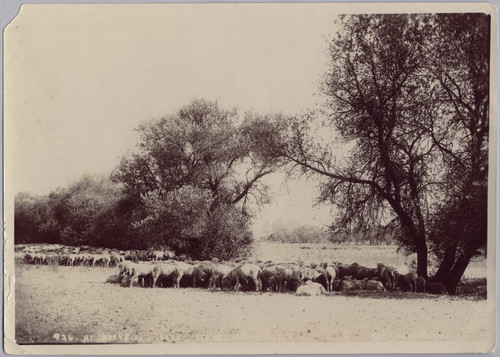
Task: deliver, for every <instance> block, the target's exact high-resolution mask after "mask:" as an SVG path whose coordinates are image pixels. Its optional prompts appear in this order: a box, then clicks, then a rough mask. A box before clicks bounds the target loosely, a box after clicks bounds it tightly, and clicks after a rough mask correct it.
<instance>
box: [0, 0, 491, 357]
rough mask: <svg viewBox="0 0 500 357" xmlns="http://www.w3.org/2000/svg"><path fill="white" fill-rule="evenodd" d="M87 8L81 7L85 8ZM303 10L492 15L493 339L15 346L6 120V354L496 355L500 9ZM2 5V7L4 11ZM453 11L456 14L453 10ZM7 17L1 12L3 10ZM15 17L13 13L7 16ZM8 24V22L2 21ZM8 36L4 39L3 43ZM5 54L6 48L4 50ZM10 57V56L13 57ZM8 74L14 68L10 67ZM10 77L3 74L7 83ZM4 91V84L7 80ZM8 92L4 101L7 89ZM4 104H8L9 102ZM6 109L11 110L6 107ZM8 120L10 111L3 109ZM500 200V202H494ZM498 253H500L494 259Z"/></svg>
mask: <svg viewBox="0 0 500 357" xmlns="http://www.w3.org/2000/svg"><path fill="white" fill-rule="evenodd" d="M70 4H74V2H64V3H61V2H59V3H57V4H40V3H34V2H30V3H27V2H26V3H24V4H22V5H21V8H20V10H19V13H18V14H17V15H16V16H15V17H14V18H13V19H12V20H11V21H10V23H9V24H8V25H7V24H3V25H4V36H5V30H6V28H7V27H8V26H13V25H14V24H15V23H16V21H17V20H18V19H19V18H20V16H19V14H20V13H21V12H22V10H23V8H25V7H28V6H30V7H31V6H67V5H70ZM80 4H81V3H80ZM296 4H298V3H293V2H292V3H262V2H258V3H241V4H236V3H207V2H196V3H193V2H191V3H189V4H186V3H174V2H171V3H163V2H151V3H149V4H144V3H122V2H120V3H118V2H116V3H115V2H107V3H92V4H91V3H85V4H81V5H80V6H130V5H132V6H256V5H259V6H296ZM300 5H301V6H302V5H303V6H338V7H339V13H352V14H363V13H436V12H445V13H460V12H485V13H489V14H490V15H491V57H490V59H491V60H490V98H492V99H491V100H490V136H489V158H488V160H489V175H488V253H489V254H488V257H487V293H488V297H487V306H488V331H487V337H488V339H487V340H486V341H484V342H477V343H471V342H348V343H347V342H346V343H338V342H335V343H323V342H321V343H320V342H311V343H210V344H206V343H196V344H185V343H180V344H158V345H156V344H126V345H120V344H109V345H108V344H95V345H91V344H78V345H70V344H64V345H18V344H16V343H15V321H14V311H15V289H14V286H15V274H14V236H13V222H14V196H15V194H16V193H15V192H12V191H10V190H9V183H10V182H12V181H13V180H15V170H14V167H15V163H14V162H12V161H11V160H10V158H9V157H8V148H9V146H11V145H15V144H16V143H15V142H13V141H12V140H11V138H9V137H8V132H9V130H8V128H9V125H11V123H9V122H8V120H9V119H8V118H5V116H3V120H4V121H3V130H4V131H3V139H4V141H3V142H4V146H3V158H4V160H3V170H4V171H3V173H4V181H3V185H4V202H3V209H4V211H3V212H4V241H3V242H4V249H3V254H4V256H3V257H4V275H3V279H4V299H3V304H4V305H3V306H4V350H5V352H6V353H8V354H36V355H45V354H50V355H70V354H78V355H82V354H86V355H104V354H113V355H118V354H119V355H136V354H140V355H146V354H151V355H156V354H169V355H171V354H174V355H184V354H200V355H201V354H202V355H206V354H210V355H212V354H276V353H277V354H338V353H341V354H354V353H356V354H358V353H363V354H366V353H370V354H384V353H409V354H424V353H474V352H482V353H485V352H491V351H492V349H494V347H495V340H496V335H497V331H496V315H497V313H498V311H497V309H496V306H497V303H496V302H497V294H496V287H497V279H498V276H497V274H496V265H497V256H498V251H497V248H498V247H497V244H496V232H497V224H498V223H497V219H496V218H497V209H496V206H497V200H498V197H497V172H498V171H497V170H498V166H497V164H498V140H497V139H498V123H497V118H498V88H497V83H498V56H497V54H498V23H497V9H496V8H495V7H494V6H493V5H492V4H491V3H448V2H447V3H348V4H347V3H317V2H314V3H313V2H306V3H300ZM4 6H5V5H4V4H2V5H1V6H0V7H4ZM450 10H451V11H450ZM0 12H1V11H0ZM7 13H12V12H7ZM2 20H3V19H2ZM3 41H4V37H2V43H4V42H3ZM2 49H3V51H6V50H8V49H5V47H4V46H2ZM2 54H3V56H2V62H3V64H4V66H2V71H4V70H6V67H5V56H6V53H5V52H3V53H2ZM7 54H8V53H7ZM7 70H8V68H7ZM3 75H4V73H3V72H2V78H3ZM2 86H3V81H2ZM3 89H4V91H3V92H2V93H3V94H2V98H3V99H5V98H4V96H3V95H4V93H5V90H8V89H6V88H4V87H3ZM2 104H5V102H3V103H2ZM2 109H5V107H4V106H3V107H2ZM2 115H4V110H2ZM492 198H495V199H492ZM493 252H495V253H496V254H492V253H493Z"/></svg>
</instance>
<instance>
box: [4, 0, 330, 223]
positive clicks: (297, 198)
mask: <svg viewBox="0 0 500 357" xmlns="http://www.w3.org/2000/svg"><path fill="white" fill-rule="evenodd" d="M337 15H338V7H335V6H331V4H330V5H328V4H316V5H314V6H312V5H311V4H309V5H305V4H247V5H243V4H241V5H228V4H226V5H224V4H218V5H217V4H198V5H189V4H181V5H174V4H160V5H28V6H27V5H24V6H23V7H22V9H21V11H20V13H19V14H18V15H17V17H16V18H15V19H14V20H13V22H12V23H11V24H10V25H9V26H8V28H7V29H6V30H5V76H4V77H5V78H4V80H5V86H4V88H5V93H4V95H5V135H6V148H5V157H6V158H5V168H6V176H7V181H6V189H7V190H11V191H12V192H15V193H17V192H20V191H27V192H30V193H32V194H47V193H49V192H50V191H51V190H54V189H56V188H57V187H61V186H62V187H64V186H67V185H69V184H70V183H71V182H73V181H74V180H76V179H78V178H79V177H81V176H82V175H83V174H87V173H91V174H92V173H106V172H110V171H111V170H112V169H113V168H114V167H116V166H117V165H118V163H119V160H120V158H121V157H122V156H124V155H126V154H127V153H128V152H129V151H130V150H132V149H133V148H134V146H135V144H136V143H137V141H138V137H137V133H136V132H135V131H134V129H135V128H136V127H137V126H138V125H139V124H140V123H142V122H144V121H146V120H148V119H151V118H156V117H160V116H163V115H166V114H169V113H174V112H175V111H177V110H178V109H179V108H180V107H182V106H183V105H185V104H187V103H188V102H189V101H190V100H191V99H193V98H206V99H212V100H218V101H219V103H220V104H221V105H222V106H223V107H225V108H231V107H236V108H237V109H238V110H239V111H240V112H244V111H247V110H252V111H255V112H257V113H270V112H271V113H272V112H284V113H300V112H303V111H305V110H307V109H308V108H314V107H315V106H316V105H317V104H318V103H321V100H322V99H321V96H320V95H319V83H320V80H321V77H322V74H323V73H324V71H325V70H326V68H327V67H326V65H327V62H328V59H327V55H326V50H327V42H326V40H327V38H328V37H329V35H330V34H334V33H335V31H336V25H335V24H334V20H335V19H336V17H337ZM271 180H274V181H272V182H274V185H273V186H275V187H276V191H275V195H276V200H275V201H274V203H273V204H272V205H270V206H269V207H267V208H266V209H264V210H263V211H262V212H261V214H260V215H259V217H258V219H257V221H256V227H257V228H256V230H257V231H259V230H260V231H266V229H267V228H266V227H270V226H271V225H272V222H274V221H276V220H280V219H281V220H285V222H289V223H290V224H292V225H293V224H320V225H321V224H326V223H329V222H328V221H329V208H327V207H323V208H321V209H318V208H316V209H315V208H313V202H314V187H313V185H312V184H311V183H310V182H309V183H308V182H305V181H304V180H298V181H296V182H291V183H290V184H289V185H288V187H284V186H283V185H282V178H281V177H280V176H275V177H272V178H271Z"/></svg>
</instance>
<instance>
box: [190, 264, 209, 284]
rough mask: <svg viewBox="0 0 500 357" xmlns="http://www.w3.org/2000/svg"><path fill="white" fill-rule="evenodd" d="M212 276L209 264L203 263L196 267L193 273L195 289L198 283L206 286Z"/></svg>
mask: <svg viewBox="0 0 500 357" xmlns="http://www.w3.org/2000/svg"><path fill="white" fill-rule="evenodd" d="M211 274H212V269H211V267H210V263H209V262H201V263H198V264H196V265H195V266H194V271H193V288H196V284H197V282H202V283H204V286H205V287H206V285H207V284H208V282H209V281H210V275H211Z"/></svg>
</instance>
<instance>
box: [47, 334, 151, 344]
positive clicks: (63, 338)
mask: <svg viewBox="0 0 500 357" xmlns="http://www.w3.org/2000/svg"><path fill="white" fill-rule="evenodd" d="M52 337H53V338H54V341H56V342H62V343H113V342H115V343H141V342H144V338H143V337H142V336H141V335H134V334H129V333H121V334H98V335H83V336H77V335H73V334H65V333H55V334H53V335H52Z"/></svg>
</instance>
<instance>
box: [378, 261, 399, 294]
mask: <svg viewBox="0 0 500 357" xmlns="http://www.w3.org/2000/svg"><path fill="white" fill-rule="evenodd" d="M377 276H378V277H379V278H380V281H381V282H382V284H384V286H385V287H386V289H387V290H394V289H395V288H396V269H394V268H393V267H389V266H385V265H384V264H382V263H378V264H377Z"/></svg>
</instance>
